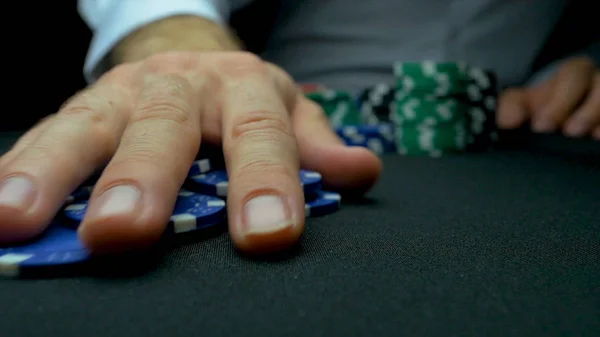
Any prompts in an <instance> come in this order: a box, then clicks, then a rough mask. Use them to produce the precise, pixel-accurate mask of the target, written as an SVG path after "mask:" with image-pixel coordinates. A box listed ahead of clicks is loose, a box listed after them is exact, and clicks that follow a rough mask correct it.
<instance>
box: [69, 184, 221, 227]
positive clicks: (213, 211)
mask: <svg viewBox="0 0 600 337" xmlns="http://www.w3.org/2000/svg"><path fill="white" fill-rule="evenodd" d="M87 207H88V200H82V201H80V202H75V203H72V204H70V205H68V206H66V207H65V208H64V209H63V211H62V213H63V217H64V218H66V219H67V220H69V224H71V225H75V226H77V225H79V223H81V221H83V218H84V217H85V213H86V211H87ZM226 214H227V208H226V203H225V200H223V199H219V198H217V197H213V196H208V195H204V194H198V193H193V192H189V191H186V190H180V191H179V194H178V195H177V200H176V201H175V207H174V208H173V213H172V215H171V218H170V219H169V226H168V228H167V232H170V233H175V234H180V233H185V232H190V231H194V230H199V229H202V228H208V227H212V226H215V225H218V224H220V223H221V222H222V221H223V220H224V219H225V217H226Z"/></svg>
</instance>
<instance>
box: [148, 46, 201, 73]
mask: <svg viewBox="0 0 600 337" xmlns="http://www.w3.org/2000/svg"><path fill="white" fill-rule="evenodd" d="M197 65H198V53H194V52H189V51H170V52H164V53H158V54H155V55H152V56H149V57H148V58H146V59H145V60H144V62H143V67H142V69H143V71H144V73H164V72H173V73H179V72H186V71H188V70H191V69H196V68H198V67H197Z"/></svg>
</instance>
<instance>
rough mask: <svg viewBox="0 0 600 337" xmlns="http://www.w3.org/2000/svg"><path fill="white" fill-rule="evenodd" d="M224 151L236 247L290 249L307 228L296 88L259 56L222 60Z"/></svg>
mask: <svg viewBox="0 0 600 337" xmlns="http://www.w3.org/2000/svg"><path fill="white" fill-rule="evenodd" d="M222 67H223V69H224V70H223V74H224V80H225V84H224V85H223V90H222V92H221V95H220V100H221V102H222V107H223V128H222V135H223V151H224V154H225V159H226V164H227V171H228V174H229V191H228V196H227V206H228V212H229V229H230V234H231V237H232V239H233V241H234V243H235V244H236V246H237V247H238V248H239V249H241V250H243V251H246V252H252V253H264V252H272V251H277V250H280V249H283V248H287V247H289V246H290V245H292V244H294V243H295V242H296V241H298V239H299V237H300V235H301V234H302V232H303V230H304V197H303V191H302V188H301V186H300V182H299V179H298V176H299V160H298V149H297V145H296V139H295V137H294V133H293V129H292V124H291V120H290V117H289V113H288V109H289V108H290V107H289V106H286V102H288V104H295V102H294V100H295V95H296V88H295V86H294V85H293V83H292V81H291V79H289V78H285V77H286V76H284V75H282V74H276V75H275V76H280V78H278V79H276V80H275V79H273V77H272V76H273V74H274V72H273V71H271V70H269V68H268V67H267V66H266V64H264V63H263V62H262V61H260V60H259V59H256V58H255V57H253V56H249V55H245V56H244V57H241V58H239V57H238V58H236V59H235V60H233V59H232V60H230V61H229V60H225V61H224V62H223V64H222Z"/></svg>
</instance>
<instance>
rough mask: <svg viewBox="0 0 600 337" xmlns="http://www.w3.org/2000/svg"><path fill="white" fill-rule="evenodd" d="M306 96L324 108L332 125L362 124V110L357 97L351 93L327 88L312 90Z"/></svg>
mask: <svg viewBox="0 0 600 337" xmlns="http://www.w3.org/2000/svg"><path fill="white" fill-rule="evenodd" d="M305 96H306V97H307V98H308V99H310V100H312V101H314V102H315V103H317V104H319V105H320V106H321V108H323V111H324V112H325V115H326V116H327V118H328V119H329V123H330V124H331V125H332V126H334V127H337V126H343V125H359V124H361V114H360V111H359V109H358V107H357V104H356V101H355V99H354V98H353V97H352V96H351V95H350V94H349V93H347V92H343V91H336V90H331V89H325V90H320V91H315V92H310V93H308V94H306V95H305Z"/></svg>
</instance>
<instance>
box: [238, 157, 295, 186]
mask: <svg viewBox="0 0 600 337" xmlns="http://www.w3.org/2000/svg"><path fill="white" fill-rule="evenodd" d="M268 158H270V157H260V156H254V157H249V158H248V159H247V160H246V161H243V162H241V163H240V165H239V166H238V167H237V169H236V172H235V174H236V175H237V176H238V177H243V178H244V179H246V180H247V181H250V182H256V179H259V178H261V177H262V178H263V179H265V181H270V182H275V181H274V180H273V178H274V177H284V178H289V179H290V181H291V180H293V179H298V173H297V172H295V171H294V169H293V167H292V166H291V165H285V164H284V163H283V162H280V161H275V160H271V161H270V160H268Z"/></svg>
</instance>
